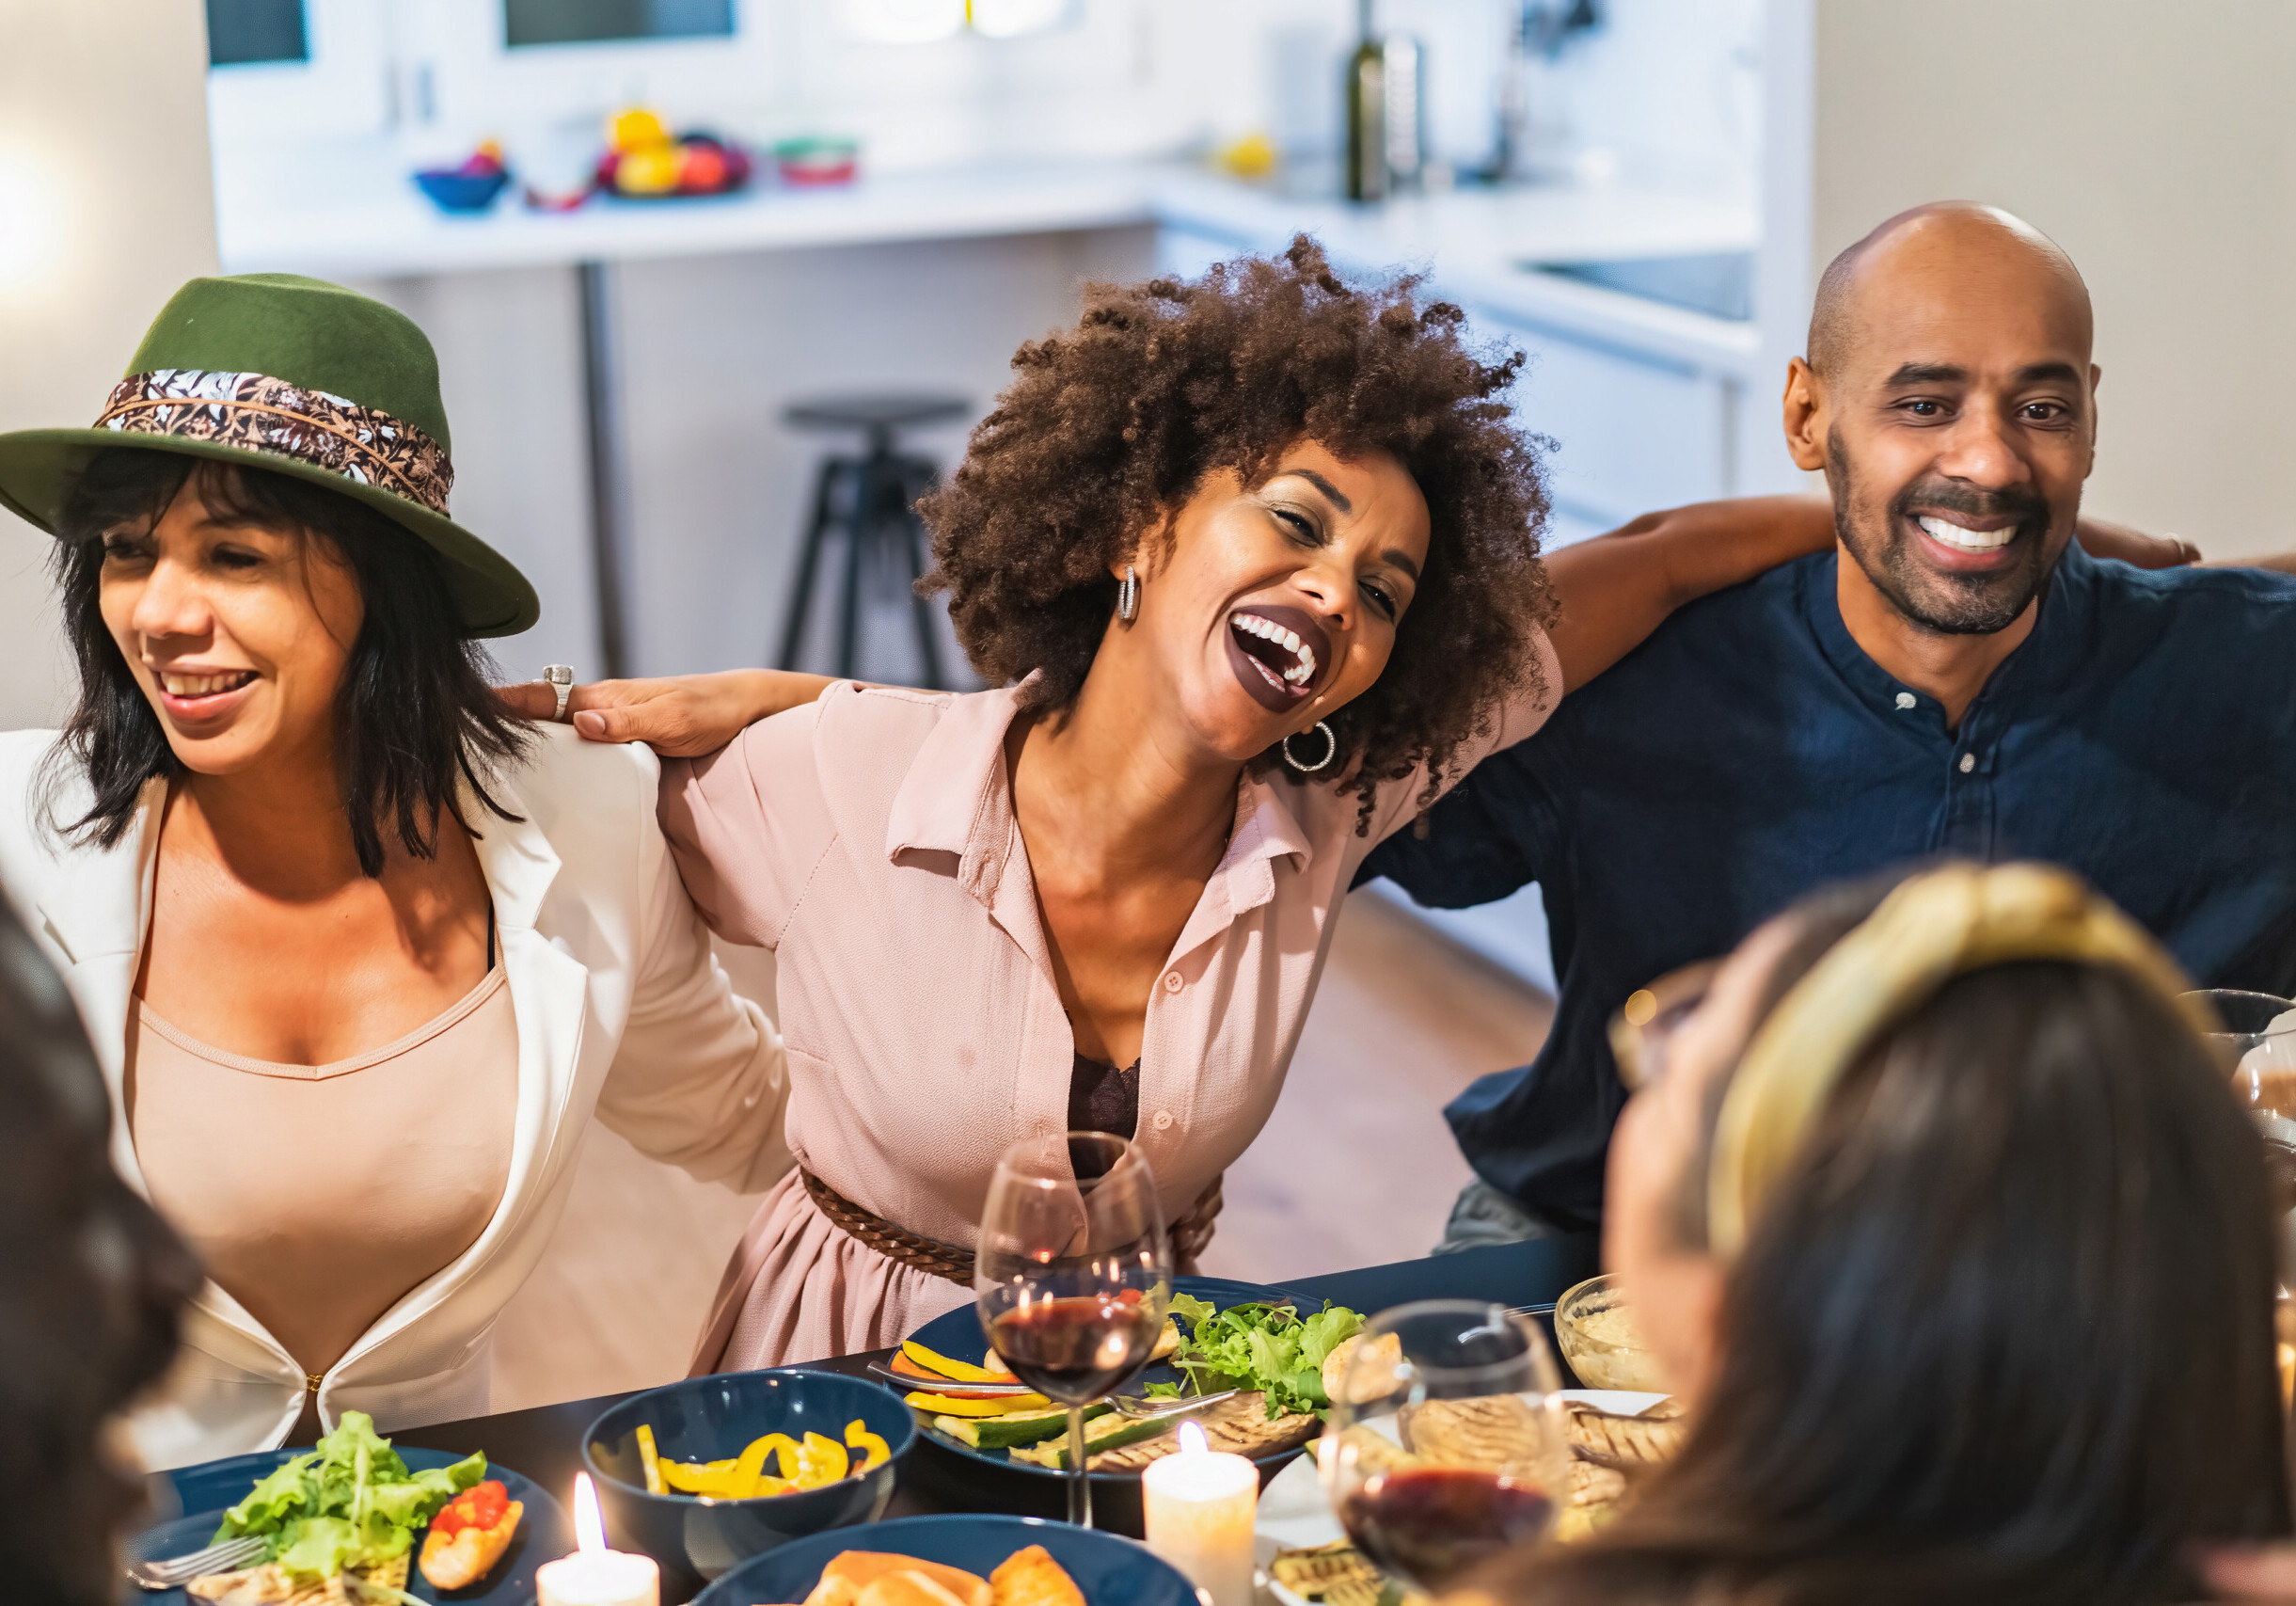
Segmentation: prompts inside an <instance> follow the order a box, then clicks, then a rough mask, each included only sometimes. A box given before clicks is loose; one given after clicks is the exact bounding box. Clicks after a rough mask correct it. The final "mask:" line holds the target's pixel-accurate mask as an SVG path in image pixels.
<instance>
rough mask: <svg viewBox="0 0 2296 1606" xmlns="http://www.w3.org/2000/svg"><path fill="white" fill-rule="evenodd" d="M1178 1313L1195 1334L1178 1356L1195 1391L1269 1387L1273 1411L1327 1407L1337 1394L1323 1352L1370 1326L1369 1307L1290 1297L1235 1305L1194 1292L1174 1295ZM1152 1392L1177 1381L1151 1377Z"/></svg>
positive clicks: (1171, 1390) (1173, 1388) (1172, 1389)
mask: <svg viewBox="0 0 2296 1606" xmlns="http://www.w3.org/2000/svg"><path fill="white" fill-rule="evenodd" d="M1172 1314H1173V1315H1174V1316H1175V1317H1177V1318H1178V1319H1179V1320H1180V1322H1181V1323H1182V1324H1184V1325H1185V1327H1186V1328H1187V1333H1188V1336H1187V1338H1186V1339H1185V1340H1184V1341H1183V1342H1182V1343H1181V1344H1180V1353H1179V1354H1177V1355H1175V1356H1173V1357H1172V1364H1173V1365H1174V1366H1176V1367H1178V1368H1180V1371H1181V1372H1183V1373H1185V1374H1186V1375H1187V1377H1188V1392H1189V1393H1192V1394H1209V1393H1211V1392H1213V1391H1216V1390H1220V1389H1261V1390H1265V1391H1266V1392H1267V1396H1268V1415H1269V1417H1270V1418H1275V1417H1279V1416H1283V1415H1286V1414H1288V1413H1290V1412H1292V1411H1302V1412H1306V1411H1312V1412H1315V1413H1316V1414H1318V1415H1321V1414H1322V1412H1323V1411H1324V1410H1325V1409H1326V1408H1327V1407H1329V1406H1330V1405H1331V1399H1330V1397H1329V1396H1328V1395H1326V1394H1325V1393H1324V1392H1323V1358H1324V1357H1325V1356H1327V1355H1329V1354H1330V1353H1331V1352H1332V1351H1333V1350H1335V1349H1337V1348H1338V1347H1339V1345H1340V1344H1343V1343H1345V1342H1346V1341H1347V1340H1348V1339H1350V1338H1353V1337H1354V1335H1355V1334H1356V1333H1358V1332H1360V1331H1362V1330H1363V1313H1362V1312H1360V1311H1351V1310H1349V1309H1347V1308H1346V1307H1345V1306H1343V1305H1333V1304H1331V1303H1330V1302H1329V1301H1326V1302H1325V1303H1324V1306H1323V1309H1322V1310H1321V1311H1318V1312H1315V1313H1314V1314H1313V1315H1307V1316H1303V1315H1301V1314H1300V1313H1299V1312H1297V1311H1295V1310H1293V1309H1292V1308H1291V1306H1290V1305H1270V1304H1250V1305H1231V1306H1229V1307H1228V1308H1227V1310H1225V1311H1220V1310H1215V1309H1213V1307H1212V1304H1211V1300H1209V1299H1198V1298H1196V1296H1194V1295H1192V1294H1177V1293H1176V1294H1174V1295H1173V1296H1172ZM1148 1392H1149V1393H1151V1394H1164V1395H1177V1394H1179V1393H1180V1386H1179V1385H1178V1384H1175V1383H1166V1384H1161V1385H1151V1386H1150V1387H1149V1389H1148Z"/></svg>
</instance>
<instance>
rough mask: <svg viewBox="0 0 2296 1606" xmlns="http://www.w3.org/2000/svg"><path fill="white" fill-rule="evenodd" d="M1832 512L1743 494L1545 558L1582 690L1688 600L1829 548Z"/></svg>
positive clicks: (1565, 657) (1565, 681) (1565, 678)
mask: <svg viewBox="0 0 2296 1606" xmlns="http://www.w3.org/2000/svg"><path fill="white" fill-rule="evenodd" d="M1832 545H1833V510H1832V509H1831V508H1830V507H1829V506H1828V504H1827V503H1826V501H1824V499H1822V498H1819V497H1804V496H1780V497H1739V498H1735V499H1733V500H1731V501H1707V502H1696V503H1693V504H1691V505H1690V506H1688V507H1678V508H1672V509H1670V510H1668V511H1667V512H1664V513H1647V514H1644V515H1643V516H1642V517H1639V518H1638V519H1636V520H1635V521H1634V522H1633V523H1631V524H1627V525H1624V526H1623V527H1622V528H1620V529H1617V530H1614V531H1612V532H1611V533H1608V534H1607V535H1598V536H1596V537H1594V538H1593V539H1592V540H1590V541H1581V542H1578V543H1576V545H1574V546H1570V547H1565V548H1564V549H1562V550H1560V552H1557V553H1555V554H1554V555H1553V556H1552V557H1550V558H1548V559H1547V560H1546V570H1547V575H1548V577H1549V579H1550V580H1552V582H1553V584H1554V588H1555V595H1556V597H1557V599H1558V600H1559V601H1560V604H1561V612H1560V617H1559V618H1558V619H1557V620H1556V622H1555V625H1554V628H1552V629H1551V630H1550V631H1548V634H1549V636H1550V637H1551V638H1552V639H1553V641H1554V644H1555V654H1556V656H1557V658H1558V659H1560V660H1561V664H1562V687H1561V690H1562V691H1564V692H1570V691H1575V690H1576V689H1577V688H1578V687H1580V686H1583V685H1585V684H1586V683H1587V682H1588V681H1590V680H1591V679H1593V678H1594V677H1595V676H1597V675H1600V674H1601V673H1602V672H1603V671H1604V670H1606V669H1607V668H1609V667H1610V666H1611V665H1612V664H1614V663H1616V662H1617V661H1618V660H1620V659H1622V658H1624V657H1625V656H1626V655H1627V654H1628V653H1630V652H1632V651H1633V650H1634V649H1635V648H1636V647H1638V646H1640V645H1641V644H1642V643H1643V642H1644V641H1646V640H1648V639H1649V637H1650V634H1651V632H1652V631H1654V630H1655V629H1656V628H1658V627H1659V626H1660V625H1662V624H1664V623H1665V622H1666V618H1667V615H1668V614H1670V613H1671V612H1674V610H1675V609H1677V608H1679V607H1681V606H1682V605H1683V604H1684V603H1686V602H1690V601H1694V600H1696V599H1697V598H1699V597H1701V596H1706V595H1707V594H1708V593H1710V592H1716V591H1720V590H1722V589H1723V588H1724V587H1726V586H1733V585H1737V584H1739V583H1741V582H1743V581H1745V580H1752V579H1753V578H1754V577H1755V576H1756V575H1759V574H1763V573H1765V572H1766V571H1767V570H1770V569H1774V568H1776V567H1777V566H1778V565H1779V564H1785V563H1791V562H1792V561H1793V560H1794V559H1796V558H1800V557H1807V556H1808V555H1810V554H1811V553H1813V552H1822V551H1825V550H1826V549H1829V547H1831V546H1832Z"/></svg>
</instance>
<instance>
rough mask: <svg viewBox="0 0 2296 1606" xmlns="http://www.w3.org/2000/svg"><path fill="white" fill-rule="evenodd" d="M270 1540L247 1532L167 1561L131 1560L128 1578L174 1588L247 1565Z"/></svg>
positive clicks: (139, 1584)
mask: <svg viewBox="0 0 2296 1606" xmlns="http://www.w3.org/2000/svg"><path fill="white" fill-rule="evenodd" d="M270 1543H271V1541H270V1540H268V1539H266V1538H264V1537H263V1536H262V1535H261V1534H243V1535H242V1536H240V1537H239V1538H236V1539H226V1540H224V1541H223V1543H221V1544H219V1545H210V1546H209V1547H208V1548H207V1549H206V1550H194V1551H192V1553H191V1554H189V1555H188V1556H175V1557H172V1558H170V1559H169V1560H167V1561H164V1562H130V1563H129V1564H128V1581H129V1582H132V1583H134V1584H135V1586H136V1588H138V1589H173V1588H175V1587H176V1586H178V1585H179V1584H182V1583H188V1582H190V1581H191V1580H193V1579H195V1578H198V1577H199V1576H201V1575H202V1574H205V1573H211V1572H230V1571H233V1570H235V1569H236V1568H239V1567H242V1566H245V1565H246V1564H247V1563H249V1562H252V1561H253V1560H255V1558H256V1557H258V1556H260V1555H261V1554H262V1553H263V1550H265V1548H266V1547H268V1546H269V1545H270Z"/></svg>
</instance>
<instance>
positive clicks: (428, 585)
mask: <svg viewBox="0 0 2296 1606" xmlns="http://www.w3.org/2000/svg"><path fill="white" fill-rule="evenodd" d="M185 485H190V486H192V487H193V488H194V489H196V490H197V491H198V494H199V496H200V497H202V498H203V499H204V500H205V501H206V502H207V505H208V506H209V507H210V508H212V509H214V511H216V512H217V513H220V514H224V515H227V516H229V517H240V518H245V519H248V520H250V521H252V522H256V523H261V524H264V525H268V526H271V527H273V528H275V529H280V530H293V531H300V532H302V533H304V534H306V535H307V536H309V537H313V538H316V539H318V540H320V541H322V542H324V543H325V545H326V547H327V549H329V551H331V552H332V553H334V554H335V555H336V556H338V557H340V560H341V561H342V562H343V563H345V564H348V565H349V566H350V569H351V572H352V574H353V576H354V577H355V578H356V580H357V582H358V588H359V592H360V595H361V596H362V598H363V600H364V602H365V607H366V616H365V619H364V621H363V622H362V623H361V625H360V626H359V632H358V639H357V641H356V642H355V643H354V644H353V645H352V649H351V657H350V660H349V662H348V663H346V664H345V665H344V667H343V677H342V685H341V687H340V689H339V690H338V691H337V692H336V698H335V709H336V719H335V752H336V762H337V766H338V768H339V770H340V773H341V780H342V798H343V812H344V814H345V815H346V817H347V818H348V819H349V823H350V827H351V843H352V847H353V848H354V850H356V852H357V854H358V864H359V868H360V869H362V870H364V871H365V872H366V873H367V874H368V875H371V876H379V875H381V874H382V873H383V862H384V841H385V837H386V835H391V836H395V837H396V838H397V839H398V842H399V844H400V846H401V847H403V848H404V849H405V851H407V852H408V853H410V854H413V855H414V856H415V857H417V858H428V857H430V856H431V854H432V852H433V851H434V850H435V847H436V842H435V836H436V829H435V827H436V821H437V819H438V813H439V811H440V810H441V809H444V810H445V811H446V812H447V813H449V814H450V815H451V816H452V817H453V818H454V819H455V821H456V822H457V823H459V824H460V825H462V826H463V827H464V829H466V830H471V829H472V826H471V822H470V821H469V820H467V819H464V818H463V812H462V806H461V803H460V802H459V801H458V800H457V798H456V795H455V781H456V778H457V777H458V776H460V777H463V778H467V780H468V781H469V783H470V787H471V790H472V791H473V793H475V794H476V796H477V797H478V800H479V801H480V802H481V803H483V804H484V805H485V806H486V807H487V808H488V809H489V810H491V811H492V812H493V813H495V814H496V815H498V816H499V817H501V818H502V819H514V818H515V816H513V815H511V814H510V813H509V811H507V810H506V809H504V808H503V807H502V806H501V804H499V803H497V802H495V800H494V799H493V798H492V797H491V796H489V795H488V793H487V790H486V787H485V783H484V781H483V771H486V770H489V769H491V768H493V767H495V766H497V765H499V764H504V763H508V762H512V761H515V760H516V759H518V758H520V757H522V756H524V755H525V753H526V750H527V747H528V745H529V743H530V742H531V741H532V739H533V736H532V733H531V732H530V731H529V730H528V729H527V728H526V727H525V726H524V725H523V724H521V723H519V722H518V721H517V720H516V719H515V717H514V716H513V715H512V714H511V713H510V712H509V710H508V709H506V708H504V707H503V706H502V704H501V702H500V701H499V699H498V698H497V697H496V696H495V694H494V692H493V691H492V689H491V688H490V687H489V685H488V672H489V671H490V670H491V668H492V665H491V663H490V662H489V660H488V659H487V657H486V654H485V652H484V650H483V648H481V647H480V646H479V644H478V643H477V642H476V641H474V640H473V639H472V638H471V637H470V635H469V634H468V633H467V631H466V630H465V629H464V628H463V626H462V625H461V624H460V622H459V621H458V619H457V616H456V613H455V610H454V603H453V599H452V597H451V595H450V594H449V592H448V589H447V580H446V575H445V573H444V572H443V569H442V567H441V565H440V561H439V559H438V557H437V555H436V554H435V553H434V552H433V551H432V550H431V549H430V548H429V546H427V545H426V544H425V543H424V542H423V541H421V540H420V538H419V537H417V536H416V535H414V534H412V533H409V532H408V531H406V530H404V529H402V528H401V527H400V526H399V525H397V524H395V523H393V522H391V520H389V519H388V518H386V517H383V516H382V515H381V514H379V513H377V512H375V511H374V510H372V508H369V507H368V506H366V505H365V504H364V503H362V502H357V501H353V500H351V499H350V498H349V497H346V496H342V495H340V494H339V493H337V492H334V491H330V490H327V489H325V487H324V486H320V485H310V484H309V483H307V482H305V481H303V480H298V479H294V478H293V477H291V476H289V475H285V474H275V473H270V472H268V471H266V470H264V469H247V468H240V467H237V466H234V465H230V464H224V463H217V462H213V461H209V460H205V459H201V458H195V457H187V456H182V455H179V454H177V453H164V452H150V451H141V450H135V449H133V448H116V449H113V450H111V451H106V452H102V453H98V454H97V455H96V457H95V459H94V460H93V461H92V462H90V463H89V464H88V466H87V471H86V472H85V473H83V474H82V475H81V476H80V479H79V482H78V484H77V485H75V486H74V487H73V489H72V492H71V498H70V500H69V501H67V502H66V503H65V507H64V513H63V517H62V518H61V519H60V520H59V521H58V531H59V534H60V535H61V537H62V539H61V541H60V542H59V544H58V546H57V549H56V558H55V564H56V577H57V580H58V581H59V582H60V584H61V585H62V587H63V594H64V596H63V612H64V628H65V632H66V634H67V635H68V636H69V638H70V639H71V650H72V656H73V657H74V658H75V659H76V660H78V662H79V669H80V697H79V702H78V704H77V706H76V707H74V708H73V709H72V711H71V718H70V719H69V720H67V721H66V722H65V723H64V739H63V742H62V745H61V747H60V748H59V752H60V753H69V754H70V755H71V756H72V757H74V758H76V759H77V760H79V762H80V763H81V765H82V766H84V767H85V769H86V770H87V778H88V783H89V786H90V787H92V789H93V792H94V801H93V802H91V803H89V805H88V808H87V813H86V814H85V815H83V816H81V817H80V818H79V819H76V820H73V821H71V823H70V824H69V825H68V826H66V827H65V829H66V830H67V831H68V832H71V833H73V834H76V835H87V836H89V837H92V838H93V839H94V840H95V841H97V842H99V843H101V844H102V845H103V846H104V847H107V848H108V847H111V846H113V845H114V844H116V843H117V842H118V841H119V838H120V836H121V835H123V834H124V833H125V832H126V830H127V828H128V823H129V821H130V820H132V819H134V818H135V802H136V797H137V794H138V793H139V792H140V791H141V790H142V788H143V785H144V783H145V782H146V781H149V780H150V779H151V777H153V776H154V775H176V774H181V773H182V768H183V767H182V764H181V763H180V762H179V761H178V760H177V758H176V756H175V754H174V752H173V750H172V749H170V748H169V747H168V745H167V735H166V731H165V730H164V729H162V728H161V725H160V721H159V716H158V715H157V714H155V713H154V712H152V709H151V705H150V703H149V702H148V701H147V700H146V699H145V696H144V692H143V689H142V687H141V686H140V685H138V683H137V681H136V678H135V672H134V671H133V670H132V669H131V668H130V667H129V666H128V664H127V662H126V660H124V659H123V658H122V657H121V656H120V651H119V643H117V642H116V641H114V640H113V639H112V634H111V631H110V630H109V629H107V628H105V626H104V623H103V605H102V598H101V596H100V586H101V580H102V576H103V537H104V534H105V533H106V532H108V531H111V530H114V529H117V528H118V527H119V526H120V525H122V524H126V523H132V522H135V521H138V520H147V519H157V518H158V517H159V516H160V515H161V514H162V513H164V512H165V511H166V508H167V505H168V503H169V502H171V501H174V499H175V497H176V495H177V493H178V492H179V491H181V490H182V489H183V487H184V486H185Z"/></svg>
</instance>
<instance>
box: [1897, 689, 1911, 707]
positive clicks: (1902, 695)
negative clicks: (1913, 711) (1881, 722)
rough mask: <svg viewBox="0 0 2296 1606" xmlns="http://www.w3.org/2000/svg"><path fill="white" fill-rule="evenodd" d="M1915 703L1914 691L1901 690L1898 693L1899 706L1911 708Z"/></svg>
mask: <svg viewBox="0 0 2296 1606" xmlns="http://www.w3.org/2000/svg"><path fill="white" fill-rule="evenodd" d="M1913 704H1914V696H1913V693H1912V692H1899V693H1898V694H1897V706H1898V707H1899V708H1911V707H1913Z"/></svg>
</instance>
